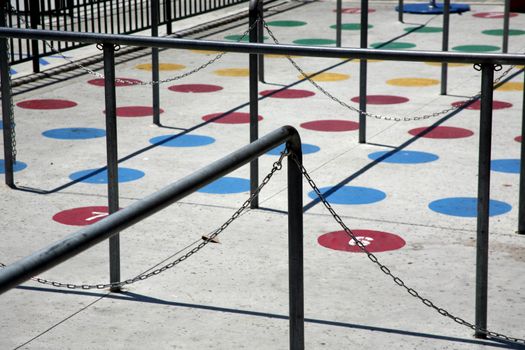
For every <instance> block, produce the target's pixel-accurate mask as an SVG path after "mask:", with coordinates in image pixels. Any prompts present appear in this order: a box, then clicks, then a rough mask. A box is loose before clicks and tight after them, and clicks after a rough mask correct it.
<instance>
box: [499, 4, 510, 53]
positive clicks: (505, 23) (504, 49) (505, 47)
mask: <svg viewBox="0 0 525 350" xmlns="http://www.w3.org/2000/svg"><path fill="white" fill-rule="evenodd" d="M503 11H504V15H503V45H502V49H501V51H502V52H503V53H507V52H508V51H509V17H510V0H505V8H504V10H503Z"/></svg>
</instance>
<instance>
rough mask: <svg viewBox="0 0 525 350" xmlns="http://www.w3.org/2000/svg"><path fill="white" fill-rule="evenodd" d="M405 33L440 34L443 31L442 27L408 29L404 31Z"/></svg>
mask: <svg viewBox="0 0 525 350" xmlns="http://www.w3.org/2000/svg"><path fill="white" fill-rule="evenodd" d="M404 30H405V32H414V33H440V32H442V31H443V28H441V27H421V28H418V27H408V28H405V29H404Z"/></svg>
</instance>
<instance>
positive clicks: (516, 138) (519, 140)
mask: <svg viewBox="0 0 525 350" xmlns="http://www.w3.org/2000/svg"><path fill="white" fill-rule="evenodd" d="M522 139H523V138H522V137H521V135H520V136H516V137H515V138H514V141H516V142H521V140H522Z"/></svg>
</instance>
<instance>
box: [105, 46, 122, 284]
mask: <svg viewBox="0 0 525 350" xmlns="http://www.w3.org/2000/svg"><path fill="white" fill-rule="evenodd" d="M104 76H105V82H104V84H105V85H104V88H105V91H104V92H105V94H104V98H105V103H106V152H107V168H108V169H107V171H108V213H109V214H113V213H115V212H117V211H118V209H119V189H118V150H117V113H116V112H117V98H116V93H115V47H114V46H113V44H104ZM109 280H110V282H118V281H120V239H119V235H118V233H117V234H115V235H113V236H112V237H111V238H110V239H109ZM119 290H120V287H114V288H111V291H113V292H118V291H119Z"/></svg>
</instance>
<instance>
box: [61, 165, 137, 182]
mask: <svg viewBox="0 0 525 350" xmlns="http://www.w3.org/2000/svg"><path fill="white" fill-rule="evenodd" d="M97 171H98V172H97ZM95 172H97V173H95ZM144 175H145V174H144V173H143V172H142V171H140V170H136V169H131V168H120V167H119V168H118V182H130V181H135V180H138V179H140V178H142V177H143V176H144ZM69 178H70V179H71V180H73V181H79V182H84V183H90V184H107V183H108V171H107V169H104V170H100V169H87V170H81V171H77V172H75V173H73V174H71V175H69Z"/></svg>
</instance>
